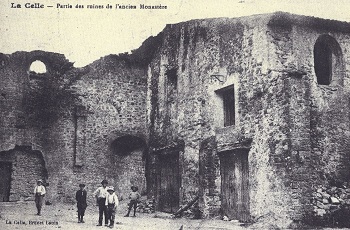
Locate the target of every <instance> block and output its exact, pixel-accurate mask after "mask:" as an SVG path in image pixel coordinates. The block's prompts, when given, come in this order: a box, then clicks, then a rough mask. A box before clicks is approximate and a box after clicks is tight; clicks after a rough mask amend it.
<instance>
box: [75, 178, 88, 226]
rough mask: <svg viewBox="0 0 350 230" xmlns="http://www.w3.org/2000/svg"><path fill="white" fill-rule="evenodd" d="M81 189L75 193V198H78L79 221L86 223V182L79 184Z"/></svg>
mask: <svg viewBox="0 0 350 230" xmlns="http://www.w3.org/2000/svg"><path fill="white" fill-rule="evenodd" d="M79 188H80V189H79V190H78V191H77V192H76V194H75V199H76V200H77V208H78V223H84V219H83V218H84V214H85V209H86V207H87V203H86V194H87V192H86V190H85V189H84V188H85V184H79Z"/></svg>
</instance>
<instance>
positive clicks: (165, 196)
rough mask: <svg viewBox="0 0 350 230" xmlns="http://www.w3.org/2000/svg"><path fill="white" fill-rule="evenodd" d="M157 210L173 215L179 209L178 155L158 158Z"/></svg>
mask: <svg viewBox="0 0 350 230" xmlns="http://www.w3.org/2000/svg"><path fill="white" fill-rule="evenodd" d="M159 169H160V172H159V181H158V191H159V192H158V194H159V210H160V211H163V212H169V213H173V212H176V211H177V210H178V209H179V195H180V194H179V189H180V175H179V154H178V153H177V154H168V155H160V156H159Z"/></svg>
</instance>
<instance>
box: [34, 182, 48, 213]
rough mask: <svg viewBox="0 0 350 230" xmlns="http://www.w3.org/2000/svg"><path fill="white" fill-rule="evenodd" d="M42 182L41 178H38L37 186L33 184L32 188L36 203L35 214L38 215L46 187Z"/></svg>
mask: <svg viewBox="0 0 350 230" xmlns="http://www.w3.org/2000/svg"><path fill="white" fill-rule="evenodd" d="M43 184H44V183H43V181H42V180H38V181H37V186H35V188H34V195H35V205H36V209H37V210H38V213H37V215H39V216H40V215H41V207H42V206H43V200H44V196H45V194H46V189H45V187H44V185H43Z"/></svg>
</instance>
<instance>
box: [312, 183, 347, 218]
mask: <svg viewBox="0 0 350 230" xmlns="http://www.w3.org/2000/svg"><path fill="white" fill-rule="evenodd" d="M344 186H345V185H343V186H342V187H336V186H332V187H328V188H324V187H323V188H318V189H317V192H314V193H313V210H314V215H315V216H316V217H325V216H328V215H332V214H333V213H335V212H337V211H340V210H342V209H344V208H347V209H348V208H350V189H345V188H344ZM345 187H346V186H345Z"/></svg>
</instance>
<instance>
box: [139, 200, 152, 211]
mask: <svg viewBox="0 0 350 230" xmlns="http://www.w3.org/2000/svg"><path fill="white" fill-rule="evenodd" d="M137 211H138V212H142V213H154V212H155V200H154V199H147V200H143V201H141V202H140V203H138V205H137Z"/></svg>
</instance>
